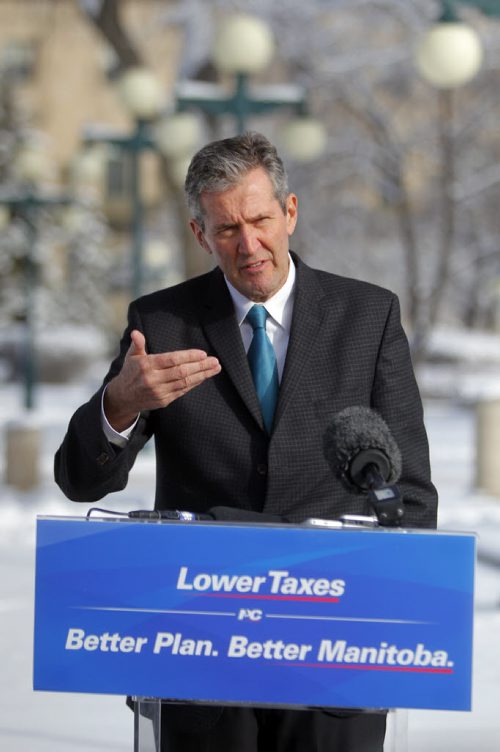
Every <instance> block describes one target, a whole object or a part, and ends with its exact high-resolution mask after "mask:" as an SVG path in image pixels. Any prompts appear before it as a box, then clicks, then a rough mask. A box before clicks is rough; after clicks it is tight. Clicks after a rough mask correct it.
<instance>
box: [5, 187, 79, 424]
mask: <svg viewBox="0 0 500 752" xmlns="http://www.w3.org/2000/svg"><path fill="white" fill-rule="evenodd" d="M71 201H72V199H71V197H69V196H66V195H58V196H53V195H43V194H41V193H40V192H38V191H36V190H35V189H34V188H32V187H29V188H27V189H26V190H25V191H24V192H22V193H19V194H10V195H9V194H3V193H1V194H0V206H4V207H6V208H7V209H8V210H9V211H12V210H15V211H17V213H18V215H19V217H20V218H21V219H22V220H23V222H24V224H25V227H26V230H27V249H26V255H25V257H24V259H23V272H24V299H25V334H24V347H23V362H22V370H23V383H24V407H25V408H26V410H32V409H33V407H34V406H35V396H34V394H35V386H36V380H37V356H36V347H35V322H36V310H35V290H36V287H37V285H38V269H37V262H36V258H35V249H36V246H37V242H38V214H39V212H40V211H42V210H43V209H46V208H48V207H58V206H67V205H68V204H70V203H71Z"/></svg>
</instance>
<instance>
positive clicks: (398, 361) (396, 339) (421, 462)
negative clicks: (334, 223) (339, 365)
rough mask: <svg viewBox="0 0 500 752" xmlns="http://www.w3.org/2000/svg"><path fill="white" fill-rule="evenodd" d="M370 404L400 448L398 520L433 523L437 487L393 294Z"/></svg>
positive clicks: (408, 523)
mask: <svg viewBox="0 0 500 752" xmlns="http://www.w3.org/2000/svg"><path fill="white" fill-rule="evenodd" d="M372 407H373V408H374V409H375V410H377V411H378V412H379V413H380V415H381V416H382V417H383V418H384V420H385V421H386V423H387V424H388V426H389V428H390V429H391V431H392V433H393V436H394V438H395V440H396V442H397V444H398V446H399V449H400V451H401V455H402V459H403V468H402V475H401V479H400V481H399V484H398V485H399V488H400V491H401V494H402V497H403V501H404V504H405V519H404V522H403V524H404V525H405V526H407V527H425V528H432V527H436V524H437V493H436V489H435V488H434V486H433V484H432V482H431V471H430V462H429V445H428V441H427V434H426V431H425V427H424V417H423V408H422V402H421V399H420V394H419V390H418V386H417V383H416V379H415V375H414V372H413V366H412V362H411V356H410V350H409V346H408V341H407V339H406V335H405V333H404V331H403V328H402V325H401V320H400V310H399V302H398V299H397V298H396V296H392V303H391V305H390V308H389V313H388V316H387V321H386V326H385V329H384V333H383V336H382V340H381V344H380V349H379V353H378V358H377V364H376V369H375V375H374V381H373V388H372Z"/></svg>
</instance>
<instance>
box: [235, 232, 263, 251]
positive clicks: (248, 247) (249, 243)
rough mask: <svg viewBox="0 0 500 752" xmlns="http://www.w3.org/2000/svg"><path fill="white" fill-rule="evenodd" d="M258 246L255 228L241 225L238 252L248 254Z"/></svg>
mask: <svg viewBox="0 0 500 752" xmlns="http://www.w3.org/2000/svg"><path fill="white" fill-rule="evenodd" d="M259 248H260V243H259V239H258V237H257V230H256V229H255V227H252V226H248V227H241V228H240V237H239V243H238V250H239V252H240V253H242V254H244V255H246V256H249V255H251V254H253V253H255V252H256V251H258V249H259Z"/></svg>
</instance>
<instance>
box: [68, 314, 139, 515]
mask: <svg viewBox="0 0 500 752" xmlns="http://www.w3.org/2000/svg"><path fill="white" fill-rule="evenodd" d="M132 329H139V330H140V331H142V326H141V322H140V318H139V316H138V315H137V314H136V313H135V309H134V307H133V304H132V305H131V307H130V309H129V325H128V327H127V329H126V331H125V333H124V335H123V337H122V340H121V343H120V353H119V355H118V356H117V357H116V358H115V360H114V361H113V362H112V364H111V366H110V369H109V372H108V374H107V376H106V378H105V379H104V382H103V385H102V387H101V388H100V389H99V390H98V391H97V392H96V394H94V395H93V397H91V399H90V400H89V401H88V402H87V403H85V404H84V405H82V406H81V407H79V408H78V410H77V411H76V412H75V414H74V415H73V417H72V418H71V420H70V422H69V426H68V430H67V433H66V436H65V437H64V440H63V443H62V444H61V446H60V448H59V450H58V451H57V453H56V456H55V461H54V476H55V480H56V483H57V484H58V486H59V487H60V488H61V490H62V491H63V493H64V494H65V495H66V496H67V497H68V498H69V499H71V500H73V501H84V502H93V501H97V500H99V499H102V498H103V497H104V496H106V494H108V493H111V492H113V491H121V490H122V489H124V488H125V486H126V485H127V481H128V474H129V472H130V470H131V468H132V466H133V464H134V462H135V459H136V457H137V454H138V452H139V451H140V450H141V449H142V447H143V446H144V444H145V443H146V442H147V440H148V439H149V438H150V436H151V430H150V428H149V420H148V417H149V415H148V413H144V414H141V416H140V418H139V420H138V423H137V425H136V427H135V428H134V431H133V432H132V434H131V436H130V438H129V440H128V442H127V445H126V446H125V447H124V448H123V449H121V448H119V447H117V446H115V445H114V444H112V443H110V442H109V441H108V439H107V438H106V436H105V434H104V431H103V429H102V425H101V400H102V391H103V389H104V386H105V385H106V384H107V383H108V382H109V381H110V380H111V379H112V378H113V377H114V376H115V375H116V374H117V373H119V371H120V369H121V367H122V363H123V359H124V358H125V353H126V352H127V350H128V348H129V346H130V332H131V331H132Z"/></svg>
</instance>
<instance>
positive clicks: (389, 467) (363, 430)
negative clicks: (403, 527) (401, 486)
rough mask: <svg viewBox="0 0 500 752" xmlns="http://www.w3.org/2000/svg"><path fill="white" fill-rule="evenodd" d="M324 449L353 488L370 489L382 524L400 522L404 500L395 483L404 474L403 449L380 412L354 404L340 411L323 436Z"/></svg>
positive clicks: (344, 479) (340, 475) (388, 524)
mask: <svg viewBox="0 0 500 752" xmlns="http://www.w3.org/2000/svg"><path fill="white" fill-rule="evenodd" d="M323 453H324V456H325V459H326V460H327V462H328V464H329V465H330V468H331V470H332V472H333V473H334V475H336V476H337V477H338V478H340V479H341V480H342V481H343V482H344V484H345V485H346V486H347V488H348V489H349V490H350V491H354V492H359V491H361V492H365V493H367V495H368V501H369V503H370V505H371V506H372V508H373V511H374V512H375V514H376V516H377V519H378V521H379V523H380V524H381V525H386V526H394V525H399V524H400V523H401V520H402V518H403V514H404V509H403V503H402V500H401V496H400V494H399V490H398V488H397V487H396V486H395V485H394V484H395V483H396V481H397V480H399V478H400V476H401V470H402V459H401V453H400V451H399V448H398V445H397V444H396V442H395V440H394V437H393V436H392V434H391V431H390V429H389V426H388V425H387V423H386V422H385V421H384V420H383V418H382V417H381V416H380V415H379V414H378V413H377V412H375V411H374V410H371V409H370V408H368V407H362V406H353V407H348V408H346V409H345V410H342V411H341V412H339V413H337V415H336V416H335V418H334V420H333V423H332V424H331V425H330V426H329V427H328V428H327V430H326V432H325V435H324V437H323Z"/></svg>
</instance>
